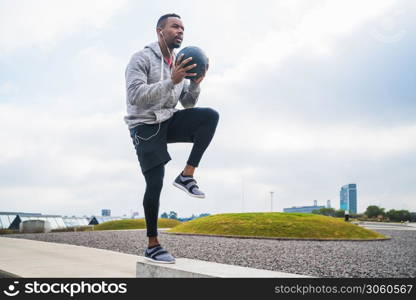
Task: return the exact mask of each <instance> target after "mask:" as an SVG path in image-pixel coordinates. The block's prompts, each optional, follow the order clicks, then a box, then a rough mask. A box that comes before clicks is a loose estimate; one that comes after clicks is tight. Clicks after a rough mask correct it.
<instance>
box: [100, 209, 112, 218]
mask: <svg viewBox="0 0 416 300" xmlns="http://www.w3.org/2000/svg"><path fill="white" fill-rule="evenodd" d="M101 216H103V217H109V216H111V209H102V210H101Z"/></svg>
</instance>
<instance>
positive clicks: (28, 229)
mask: <svg viewBox="0 0 416 300" xmlns="http://www.w3.org/2000/svg"><path fill="white" fill-rule="evenodd" d="M19 231H20V232H22V233H39V232H50V231H51V224H50V223H49V221H44V220H26V221H23V222H21V223H20V225H19Z"/></svg>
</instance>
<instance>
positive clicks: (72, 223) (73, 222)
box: [62, 216, 89, 227]
mask: <svg viewBox="0 0 416 300" xmlns="http://www.w3.org/2000/svg"><path fill="white" fill-rule="evenodd" d="M62 220H64V223H65V225H66V227H79V226H87V225H88V223H89V220H88V218H86V217H75V216H72V217H63V218H62Z"/></svg>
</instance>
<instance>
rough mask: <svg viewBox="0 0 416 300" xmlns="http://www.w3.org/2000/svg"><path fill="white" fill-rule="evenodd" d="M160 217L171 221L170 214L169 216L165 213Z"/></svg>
mask: <svg viewBox="0 0 416 300" xmlns="http://www.w3.org/2000/svg"><path fill="white" fill-rule="evenodd" d="M160 217H161V218H164V219H169V216H168V214H167V213H165V212H164V213H163V214H161V215H160Z"/></svg>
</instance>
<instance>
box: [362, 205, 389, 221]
mask: <svg viewBox="0 0 416 300" xmlns="http://www.w3.org/2000/svg"><path fill="white" fill-rule="evenodd" d="M365 214H366V215H367V217H369V218H375V217H378V216H380V215H382V216H384V215H385V212H384V208H381V207H378V206H376V205H370V206H369V207H367V209H366V211H365Z"/></svg>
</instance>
